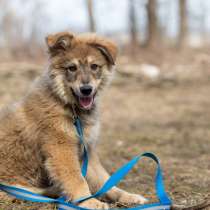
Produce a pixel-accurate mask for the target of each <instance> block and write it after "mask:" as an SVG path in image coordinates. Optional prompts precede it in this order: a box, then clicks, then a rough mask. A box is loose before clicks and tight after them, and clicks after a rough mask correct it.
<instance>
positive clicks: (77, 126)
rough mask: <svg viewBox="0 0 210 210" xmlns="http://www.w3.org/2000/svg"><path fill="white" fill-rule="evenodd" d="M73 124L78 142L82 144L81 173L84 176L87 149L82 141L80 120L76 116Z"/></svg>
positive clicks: (86, 163) (86, 166) (86, 165)
mask: <svg viewBox="0 0 210 210" xmlns="http://www.w3.org/2000/svg"><path fill="white" fill-rule="evenodd" d="M74 126H75V128H76V131H77V135H78V138H79V141H80V144H81V145H82V146H83V157H82V166H81V173H82V175H83V176H84V177H85V176H86V174H87V169H88V150H87V147H86V145H85V142H84V136H83V129H82V122H81V120H80V119H79V118H78V117H76V118H75V119H74Z"/></svg>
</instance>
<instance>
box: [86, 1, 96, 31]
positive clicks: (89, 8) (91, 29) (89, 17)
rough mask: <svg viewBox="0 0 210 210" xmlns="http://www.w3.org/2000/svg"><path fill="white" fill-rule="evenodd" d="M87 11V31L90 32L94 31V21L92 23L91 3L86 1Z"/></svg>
mask: <svg viewBox="0 0 210 210" xmlns="http://www.w3.org/2000/svg"><path fill="white" fill-rule="evenodd" d="M87 9H88V19H89V30H90V31H91V32H95V31H96V26H95V21H94V14H93V1H92V0H87Z"/></svg>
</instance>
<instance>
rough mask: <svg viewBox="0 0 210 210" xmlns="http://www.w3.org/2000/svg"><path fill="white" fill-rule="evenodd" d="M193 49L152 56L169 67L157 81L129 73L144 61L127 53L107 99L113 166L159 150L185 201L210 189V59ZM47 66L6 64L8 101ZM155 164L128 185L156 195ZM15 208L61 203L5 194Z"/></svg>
mask: <svg viewBox="0 0 210 210" xmlns="http://www.w3.org/2000/svg"><path fill="white" fill-rule="evenodd" d="M193 56H194V57H193ZM193 56H192V55H191V56H186V57H185V59H184V58H183V57H182V56H180V57H181V59H178V56H177V57H176V56H174V57H173V56H169V55H167V59H166V61H164V62H156V60H154V59H153V60H152V61H151V60H149V59H148V62H150V63H153V64H156V65H157V66H158V67H159V68H160V69H161V75H162V76H161V77H160V78H158V79H156V80H155V81H154V80H150V79H149V78H147V79H145V78H143V79H142V77H141V75H140V76H139V75H138V76H136V73H132V70H131V74H129V75H127V74H124V73H123V72H124V69H126V68H128V69H132V68H131V67H130V65H133V66H134V67H136V68H138V65H139V63H142V61H141V60H140V61H139V62H132V63H131V61H130V60H129V59H127V58H126V59H125V58H123V57H122V58H121V59H120V65H119V67H118V73H117V75H116V79H115V80H114V81H113V84H112V86H111V87H110V88H109V90H107V91H106V92H105V93H104V98H103V103H102V133H101V144H100V155H101V159H103V163H104V165H105V166H106V168H107V169H108V170H109V172H110V173H112V172H114V171H115V170H116V169H117V168H118V167H120V166H121V165H122V164H123V163H125V162H126V161H128V160H129V159H130V158H132V157H133V156H134V155H137V154H140V153H142V152H145V151H150V152H154V153H155V154H156V155H157V156H158V157H159V158H160V160H161V163H162V167H163V171H164V176H165V183H166V189H167V191H168V192H169V194H170V196H171V198H172V199H173V201H174V203H176V204H183V205H185V206H187V205H191V204H196V203H199V202H202V201H203V200H205V198H206V197H208V196H209V195H210V176H209V175H210V161H209V160H210V129H209V128H210V109H209V107H210V97H209V93H210V70H209V69H210V64H209V61H210V59H209V57H208V54H206V53H203V52H202V53H200V52H199V53H197V54H195V55H194V54H193ZM172 58H173V59H172ZM172 61H173V62H172ZM170 63H171V64H170ZM41 69H42V67H41V66H39V65H35V64H28V63H14V62H13V63H2V64H0V99H1V100H0V106H3V105H4V104H7V103H10V102H11V101H13V100H17V99H19V98H20V97H21V95H23V94H24V92H25V90H26V89H27V87H28V86H29V85H30V84H31V83H32V82H31V81H32V80H33V79H34V78H35V77H36V76H37V75H39V73H40V71H41ZM168 75H169V76H170V77H168ZM162 78H170V79H162ZM110 145H111V146H110ZM154 172H155V165H154V164H153V163H152V162H151V161H148V160H143V161H142V163H140V164H139V165H138V166H137V167H135V168H134V170H133V171H132V172H131V173H130V174H129V175H128V176H127V178H126V179H125V180H123V181H122V182H121V184H120V186H121V187H122V188H124V189H126V190H128V191H130V192H136V193H140V194H143V195H144V196H145V197H147V198H150V199H151V201H154V200H155V192H154V189H153V184H154V183H153V182H154ZM12 209H14V210H35V209H36V210H37V209H39V210H44V209H46V210H47V209H55V207H54V206H50V205H41V204H32V203H27V202H21V201H15V200H11V199H8V200H0V210H12ZM206 209H208V208H206Z"/></svg>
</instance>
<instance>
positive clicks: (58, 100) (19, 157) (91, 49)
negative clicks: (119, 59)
mask: <svg viewBox="0 0 210 210" xmlns="http://www.w3.org/2000/svg"><path fill="white" fill-rule="evenodd" d="M46 43H47V47H48V53H49V66H48V68H47V69H46V70H45V71H44V72H43V74H42V75H41V77H40V78H39V79H38V80H37V81H36V82H35V84H34V85H33V87H32V89H31V90H30V91H29V92H28V94H27V95H26V96H25V97H24V98H23V99H22V100H21V101H20V102H18V103H16V104H14V105H12V106H9V107H7V108H6V109H5V110H4V111H2V113H1V117H0V183H3V184H8V185H13V186H19V187H22V188H24V189H29V190H32V191H33V192H35V193H42V194H45V195H50V196H53V195H55V196H65V197H67V198H68V199H69V201H73V200H76V199H78V198H81V197H84V196H89V195H91V193H94V192H96V191H97V190H98V189H99V188H100V187H101V186H102V185H103V184H104V183H105V181H106V180H107V179H108V178H109V175H108V173H107V172H106V170H105V169H104V168H103V166H102V165H101V163H100V161H99V158H98V156H97V151H96V143H97V140H98V133H99V127H100V124H99V117H98V112H99V110H98V101H99V98H100V93H101V91H102V90H103V89H104V87H105V86H106V85H107V84H108V83H109V80H110V78H111V75H112V74H113V71H114V65H115V61H116V56H117V47H116V45H115V44H114V43H113V42H111V41H110V40H108V39H105V38H102V37H98V36H95V35H91V34H89V35H88V34H84V35H78V36H77V35H74V34H72V33H69V32H62V33H58V34H54V35H49V36H48V37H47V38H46ZM73 113H76V114H77V115H78V116H79V118H80V119H81V121H82V125H83V127H84V139H85V144H86V146H87V148H88V153H89V166H88V173H87V176H86V177H85V178H84V177H83V176H82V174H81V156H82V149H81V145H80V144H79V141H78V137H77V135H76V132H75V128H74V125H73ZM106 197H107V198H108V199H110V200H111V201H113V202H122V203H128V204H130V203H140V204H143V203H144V202H145V201H146V199H145V198H143V197H142V196H140V195H136V194H131V193H128V192H125V191H123V190H121V189H119V188H117V187H114V188H112V189H111V190H110V191H109V192H107V194H106ZM79 205H80V206H82V207H87V208H93V209H107V208H108V205H107V204H106V203H103V202H101V201H99V200H97V199H94V198H93V199H90V200H87V201H84V202H82V203H80V204H79Z"/></svg>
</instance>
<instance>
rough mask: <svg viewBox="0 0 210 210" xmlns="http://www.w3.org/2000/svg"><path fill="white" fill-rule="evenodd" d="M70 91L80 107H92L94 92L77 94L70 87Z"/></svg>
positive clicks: (86, 108)
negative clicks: (84, 94) (87, 94)
mask: <svg viewBox="0 0 210 210" xmlns="http://www.w3.org/2000/svg"><path fill="white" fill-rule="evenodd" d="M71 91H72V93H73V95H74V97H75V98H76V99H77V101H78V104H79V106H80V107H81V108H82V109H85V110H90V109H91V108H92V107H93V104H94V100H95V95H96V93H95V94H94V95H91V96H79V95H77V94H76V93H75V92H74V91H73V90H72V89H71Z"/></svg>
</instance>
